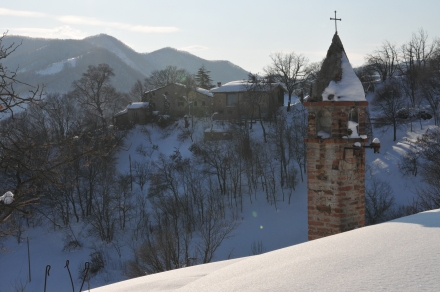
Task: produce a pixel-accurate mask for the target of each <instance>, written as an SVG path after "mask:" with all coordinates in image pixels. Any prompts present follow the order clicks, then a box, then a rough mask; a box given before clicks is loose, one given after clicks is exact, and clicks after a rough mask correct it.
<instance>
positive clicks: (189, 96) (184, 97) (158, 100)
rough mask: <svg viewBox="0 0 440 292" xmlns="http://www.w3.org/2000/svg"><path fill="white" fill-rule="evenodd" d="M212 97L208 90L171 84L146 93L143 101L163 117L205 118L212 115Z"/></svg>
mask: <svg viewBox="0 0 440 292" xmlns="http://www.w3.org/2000/svg"><path fill="white" fill-rule="evenodd" d="M212 96H213V95H212V93H210V92H209V90H207V89H203V88H196V90H187V89H186V86H185V85H183V84H178V83H171V84H168V85H166V86H164V87H160V88H156V89H153V90H150V91H147V92H145V93H144V97H143V100H142V101H143V102H149V103H150V106H151V108H152V109H153V110H154V111H158V113H159V114H161V115H169V116H171V117H176V118H179V117H183V116H185V115H194V116H198V117H203V116H209V115H210V114H211V107H212Z"/></svg>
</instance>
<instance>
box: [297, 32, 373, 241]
mask: <svg viewBox="0 0 440 292" xmlns="http://www.w3.org/2000/svg"><path fill="white" fill-rule="evenodd" d="M304 105H305V106H306V107H307V109H308V112H309V116H308V135H307V138H306V139H305V141H306V144H307V188H308V238H309V240H313V239H318V238H321V237H325V236H329V235H333V234H336V233H340V232H344V231H348V230H351V229H354V228H358V227H362V226H364V224H365V148H373V147H374V148H375V152H376V150H377V152H378V147H379V144H374V145H373V144H371V145H369V146H366V143H367V142H368V140H369V137H367V136H366V128H365V122H366V109H367V107H368V102H367V100H366V99H365V93H364V90H363V87H362V84H361V82H360V80H359V79H358V77H357V76H356V74H355V73H354V71H353V68H352V67H351V65H350V62H349V61H348V58H347V55H346V54H345V51H344V47H343V45H342V42H341V40H340V38H339V36H338V34H337V32H336V33H335V35H334V36H333V40H332V44H331V45H330V48H329V50H328V52H327V56H326V58H325V60H324V62H323V65H322V68H321V71H320V72H319V74H318V77H317V80H316V82H315V84H314V86H313V88H312V92H311V94H310V96H309V99H308V100H307V102H305V103H304ZM374 142H376V141H374ZM376 148H377V149H376Z"/></svg>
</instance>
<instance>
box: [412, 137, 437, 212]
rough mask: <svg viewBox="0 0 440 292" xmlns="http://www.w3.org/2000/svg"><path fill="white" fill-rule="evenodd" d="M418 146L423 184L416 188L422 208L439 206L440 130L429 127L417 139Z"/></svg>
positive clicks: (428, 208) (429, 208) (427, 208)
mask: <svg viewBox="0 0 440 292" xmlns="http://www.w3.org/2000/svg"><path fill="white" fill-rule="evenodd" d="M417 144H418V146H419V147H420V154H421V158H422V159H421V161H420V163H419V167H420V174H421V176H422V181H423V182H424V183H425V185H424V186H422V187H420V188H419V189H418V192H417V193H418V201H419V204H420V206H421V207H422V209H423V210H431V209H437V208H440V159H439V158H440V131H439V130H438V129H430V130H429V131H427V132H426V133H425V134H423V135H422V137H421V138H420V139H419V140H418V141H417Z"/></svg>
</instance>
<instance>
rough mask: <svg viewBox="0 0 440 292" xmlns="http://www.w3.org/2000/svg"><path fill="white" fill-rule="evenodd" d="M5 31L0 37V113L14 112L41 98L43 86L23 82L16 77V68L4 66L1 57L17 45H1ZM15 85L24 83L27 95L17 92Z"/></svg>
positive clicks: (4, 56) (11, 51) (6, 55)
mask: <svg viewBox="0 0 440 292" xmlns="http://www.w3.org/2000/svg"><path fill="white" fill-rule="evenodd" d="M5 36H6V33H3V35H2V36H1V37H0V113H1V114H3V113H9V114H10V115H13V114H14V111H17V110H18V109H19V108H25V107H26V105H27V104H29V103H32V102H36V101H39V100H41V96H42V92H43V88H41V87H39V86H32V85H29V84H25V83H23V82H21V81H20V80H18V79H17V72H16V71H17V70H11V69H9V68H7V67H4V66H3V64H2V63H1V60H2V59H5V58H7V57H8V56H9V55H10V54H12V53H13V52H14V51H15V50H16V49H17V48H18V46H19V45H15V44H14V43H12V44H11V45H9V46H4V45H3V39H4V37H5ZM16 85H26V86H27V87H28V89H29V92H28V94H27V95H23V94H17V93H16V92H15V86H16Z"/></svg>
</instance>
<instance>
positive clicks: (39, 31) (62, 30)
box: [10, 25, 86, 39]
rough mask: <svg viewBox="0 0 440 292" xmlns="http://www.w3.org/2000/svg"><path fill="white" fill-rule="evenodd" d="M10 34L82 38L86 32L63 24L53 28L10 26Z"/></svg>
mask: <svg viewBox="0 0 440 292" xmlns="http://www.w3.org/2000/svg"><path fill="white" fill-rule="evenodd" d="M10 33H11V34H18V35H23V36H29V37H40V38H59V39H82V38H85V37H86V34H85V33H83V32H81V31H80V30H77V29H74V28H72V27H70V26H68V25H63V26H59V27H55V28H31V27H23V28H12V29H11V30H10Z"/></svg>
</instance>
